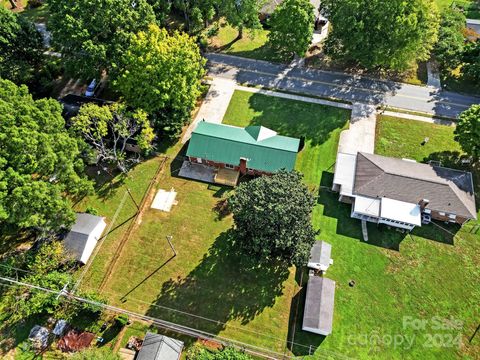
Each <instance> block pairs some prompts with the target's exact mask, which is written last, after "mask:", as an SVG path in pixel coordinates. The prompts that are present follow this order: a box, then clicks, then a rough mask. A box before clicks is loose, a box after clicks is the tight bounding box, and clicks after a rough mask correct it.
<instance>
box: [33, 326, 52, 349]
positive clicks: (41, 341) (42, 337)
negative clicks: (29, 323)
mask: <svg viewBox="0 0 480 360" xmlns="http://www.w3.org/2000/svg"><path fill="white" fill-rule="evenodd" d="M48 334H49V331H48V329H47V328H45V327H43V326H40V325H35V326H34V327H33V328H32V330H30V334H29V335H28V338H29V339H30V340H31V341H32V342H33V343H34V346H35V347H36V348H41V349H44V348H46V347H47V346H48Z"/></svg>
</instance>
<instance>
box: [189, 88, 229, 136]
mask: <svg viewBox="0 0 480 360" xmlns="http://www.w3.org/2000/svg"><path fill="white" fill-rule="evenodd" d="M235 85H236V83H235V81H233V80H229V79H223V78H214V79H213V81H212V82H211V83H210V89H209V90H208V93H207V95H206V96H205V99H204V100H203V103H202V105H201V106H200V109H199V110H198V113H197V115H196V116H195V119H194V120H193V122H192V123H191V124H190V126H189V127H188V129H187V131H186V132H185V134H184V136H183V138H182V144H185V143H186V142H187V141H188V140H189V139H190V136H191V134H192V131H193V130H194V129H195V127H196V126H197V123H198V122H199V121H202V120H205V121H208V122H213V123H217V124H221V123H222V121H223V117H224V116H225V113H226V112H227V108H228V104H229V103H230V99H231V98H232V95H233V92H234V91H235Z"/></svg>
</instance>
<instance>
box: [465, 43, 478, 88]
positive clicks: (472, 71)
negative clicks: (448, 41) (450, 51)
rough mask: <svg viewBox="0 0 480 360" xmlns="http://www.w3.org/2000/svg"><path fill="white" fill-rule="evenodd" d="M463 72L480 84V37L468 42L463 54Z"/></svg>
mask: <svg viewBox="0 0 480 360" xmlns="http://www.w3.org/2000/svg"><path fill="white" fill-rule="evenodd" d="M462 62H463V65H462V73H463V75H464V76H466V77H467V79H469V80H471V81H472V82H473V83H474V84H477V85H478V84H480V39H479V40H477V41H475V42H473V43H469V44H467V46H466V47H465V51H464V52H463V54H462Z"/></svg>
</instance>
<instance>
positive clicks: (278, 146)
mask: <svg viewBox="0 0 480 360" xmlns="http://www.w3.org/2000/svg"><path fill="white" fill-rule="evenodd" d="M299 145H300V140H299V139H295V138H291V137H287V136H281V135H277V133H276V132H275V131H272V130H270V129H268V128H266V127H263V126H248V127H246V128H241V127H236V126H230V125H223V124H215V123H209V122H205V121H201V122H199V123H198V125H197V127H196V129H195V130H194V131H193V133H192V137H191V139H190V144H189V145H188V150H187V156H191V157H198V158H202V159H206V160H211V161H215V162H221V163H225V164H230V165H239V164H240V158H246V159H247V167H248V168H249V169H255V170H261V171H267V172H276V171H278V170H280V169H286V170H293V168H294V167H295V160H296V158H297V152H298V147H299Z"/></svg>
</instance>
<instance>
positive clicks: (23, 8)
mask: <svg viewBox="0 0 480 360" xmlns="http://www.w3.org/2000/svg"><path fill="white" fill-rule="evenodd" d="M0 1H1V6H3V7H4V8H7V9H11V5H10V2H9V1H8V0H0ZM27 3H28V1H27V0H18V1H17V4H18V8H17V9H16V10H15V12H17V13H18V14H19V15H20V16H23V17H25V18H27V19H29V20H31V21H33V22H45V21H47V18H48V5H42V6H39V7H37V8H31V9H30V8H28V7H27Z"/></svg>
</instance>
